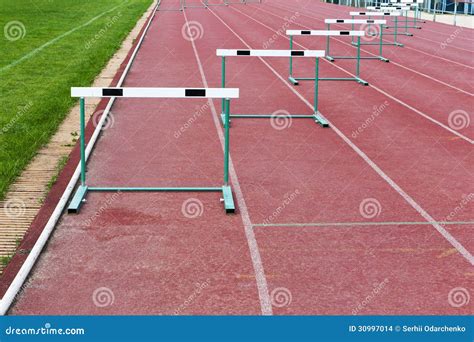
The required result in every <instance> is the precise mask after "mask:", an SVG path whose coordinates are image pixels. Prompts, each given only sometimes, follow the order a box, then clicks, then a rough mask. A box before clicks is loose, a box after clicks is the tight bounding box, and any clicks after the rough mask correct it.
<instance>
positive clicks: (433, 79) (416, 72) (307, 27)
mask: <svg viewBox="0 0 474 342" xmlns="http://www.w3.org/2000/svg"><path fill="white" fill-rule="evenodd" d="M259 10H261V11H263V12H266V13H268V14H271V15H273V16H275V17H277V18H280V19H284V18H283V17H280V16H279V15H277V14H274V13H272V12H269V11H266V10H264V9H261V8H260V9H259ZM237 12H240V13H242V14H244V15H246V14H245V13H243V12H242V11H238V10H237ZM308 18H310V17H308ZM314 19H316V18H314ZM317 20H320V19H317ZM320 21H322V20H320ZM262 25H263V23H262ZM296 25H298V26H300V27H304V28H306V29H311V28H310V27H309V26H306V25H303V24H296ZM337 26H342V25H337ZM333 39H334V40H335V41H338V42H340V43H341V44H344V45H347V46H350V47H353V45H352V44H349V43H346V42H344V41H342V40H340V39H337V38H333ZM361 51H363V52H365V53H367V54H369V55H371V56H377V55H376V54H373V53H371V52H369V51H367V50H365V49H363V48H361ZM390 63H391V64H393V65H396V66H398V67H400V68H402V69H405V70H408V71H411V72H413V73H415V74H418V75H420V76H422V77H426V78H428V79H430V80H432V81H434V82H437V83H440V84H442V85H444V86H446V87H449V88H452V89H454V90H457V91H459V92H461V93H464V94H466V95H469V96H474V94H472V93H470V92H468V91H466V90H464V89H461V88H458V87H456V86H453V85H451V84H449V83H446V82H444V81H441V80H439V79H437V78H434V77H432V76H429V75H426V74H424V73H422V72H420V71H416V70H414V69H411V68H408V67H406V66H404V65H402V64H399V63H397V62H394V61H393V60H390Z"/></svg>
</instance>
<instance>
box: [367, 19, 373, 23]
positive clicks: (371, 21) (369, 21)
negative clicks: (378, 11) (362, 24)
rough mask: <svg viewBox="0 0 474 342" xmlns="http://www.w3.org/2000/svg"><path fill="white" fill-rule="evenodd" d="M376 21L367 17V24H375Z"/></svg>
mask: <svg viewBox="0 0 474 342" xmlns="http://www.w3.org/2000/svg"><path fill="white" fill-rule="evenodd" d="M374 22H375V21H374V20H372V19H367V24H373V23H374Z"/></svg>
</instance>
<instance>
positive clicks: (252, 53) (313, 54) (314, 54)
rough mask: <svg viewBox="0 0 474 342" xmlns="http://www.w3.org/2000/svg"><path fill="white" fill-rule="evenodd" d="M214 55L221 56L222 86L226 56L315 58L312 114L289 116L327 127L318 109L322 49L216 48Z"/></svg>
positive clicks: (264, 116) (258, 116) (243, 115)
mask: <svg viewBox="0 0 474 342" xmlns="http://www.w3.org/2000/svg"><path fill="white" fill-rule="evenodd" d="M216 55H217V56H218V57H221V60H222V63H221V67H222V76H221V82H222V88H225V86H226V58H228V57H259V58H262V57H286V58H290V59H291V58H293V57H298V58H301V57H306V58H314V59H315V69H314V70H315V71H314V72H315V76H314V78H311V79H312V80H313V81H314V102H313V114H311V115H308V114H291V115H290V117H291V118H311V119H313V120H314V121H315V122H317V123H318V124H320V125H321V126H323V127H328V126H329V123H328V122H327V120H326V119H325V118H324V117H323V116H322V114H321V113H320V112H319V109H318V93H319V79H320V78H319V58H321V57H324V56H325V52H324V50H293V49H290V50H243V49H217V50H216ZM224 111H225V106H224V102H222V114H221V117H222V122H223V124H224V126H226V127H228V126H229V125H228V123H227V122H226V121H225V120H224V117H225V112H224ZM230 117H231V118H254V119H255V118H274V117H275V115H274V114H232V115H230Z"/></svg>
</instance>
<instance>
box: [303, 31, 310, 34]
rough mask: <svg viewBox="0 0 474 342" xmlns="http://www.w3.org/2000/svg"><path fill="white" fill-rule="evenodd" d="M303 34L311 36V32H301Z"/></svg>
mask: <svg viewBox="0 0 474 342" xmlns="http://www.w3.org/2000/svg"><path fill="white" fill-rule="evenodd" d="M301 34H311V31H301Z"/></svg>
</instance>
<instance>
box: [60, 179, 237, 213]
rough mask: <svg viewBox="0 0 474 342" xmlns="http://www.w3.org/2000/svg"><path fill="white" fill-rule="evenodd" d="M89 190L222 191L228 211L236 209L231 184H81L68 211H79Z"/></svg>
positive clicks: (225, 207)
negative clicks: (161, 185)
mask: <svg viewBox="0 0 474 342" xmlns="http://www.w3.org/2000/svg"><path fill="white" fill-rule="evenodd" d="M89 191H97V192H221V193H222V196H223V202H224V209H225V211H226V213H233V212H234V211H235V205H234V199H233V197H232V189H231V188H230V186H229V185H224V186H222V187H87V186H84V185H80V186H79V187H78V189H77V191H76V193H75V194H74V197H73V199H72V200H71V203H70V204H69V207H68V213H78V212H79V210H80V207H81V205H82V203H84V202H85V201H84V198H85V196H86V194H87V192H89Z"/></svg>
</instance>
